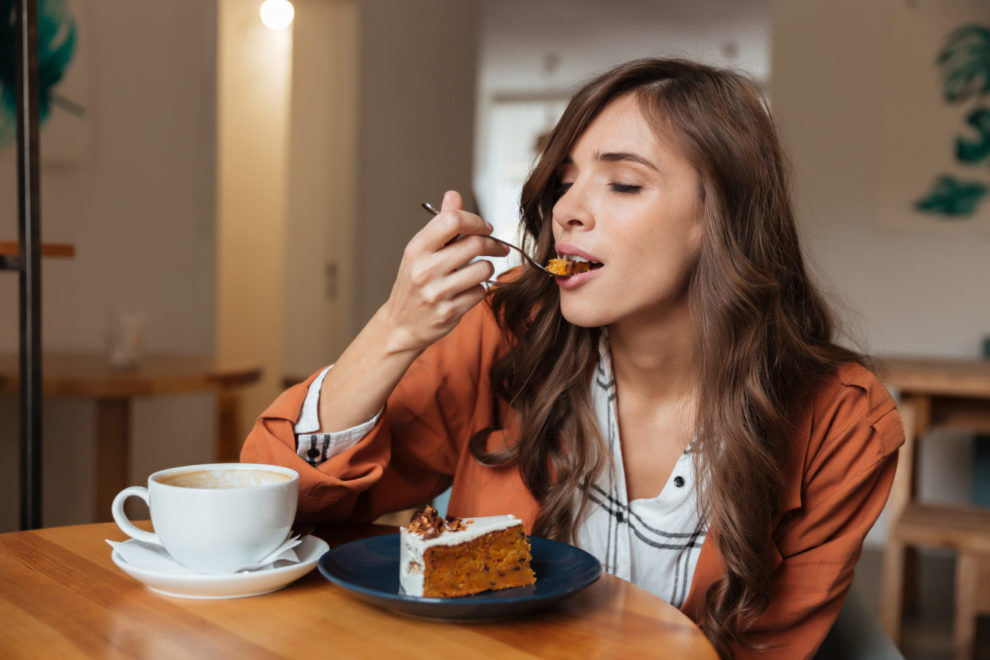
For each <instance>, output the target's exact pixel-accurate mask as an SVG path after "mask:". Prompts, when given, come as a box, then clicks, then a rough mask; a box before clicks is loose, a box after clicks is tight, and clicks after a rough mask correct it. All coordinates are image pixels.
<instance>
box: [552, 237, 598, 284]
mask: <svg viewBox="0 0 990 660" xmlns="http://www.w3.org/2000/svg"><path fill="white" fill-rule="evenodd" d="M554 249H555V250H556V252H557V254H559V255H560V256H562V257H582V258H584V259H587V260H588V261H594V262H596V263H599V264H602V265H601V266H599V267H598V268H595V269H593V270H589V271H585V272H583V273H578V274H576V275H568V276H567V277H555V278H553V279H554V282H556V283H557V286H558V287H560V288H561V289H562V290H564V291H569V290H571V289H576V288H577V287H579V286H581V285H582V284H584V283H585V282H587V281H589V280H591V279H593V278H595V277H597V275H598V273H600V272H601V271H603V270H605V264H604V263H603V262H602V261H601V259H599V258H598V257H596V256H595V255H593V254H592V253H590V252H588V251H586V250H582V249H581V248H579V247H578V246H576V245H571V244H570V243H557V244H556V245H555V246H554Z"/></svg>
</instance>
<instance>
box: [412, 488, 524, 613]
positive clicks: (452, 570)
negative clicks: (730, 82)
mask: <svg viewBox="0 0 990 660" xmlns="http://www.w3.org/2000/svg"><path fill="white" fill-rule="evenodd" d="M400 535H401V539H400V550H399V583H400V584H401V585H402V590H403V591H404V592H405V593H406V594H407V595H410V596H427V597H435V598H436V597H439V598H450V597H454V596H468V595H470V594H476V593H479V592H482V591H488V590H490V589H508V588H510V587H522V586H526V585H529V584H533V583H534V582H536V575H535V574H534V573H533V569H532V568H530V561H531V559H532V557H531V555H530V548H529V539H528V538H527V537H526V531H525V530H524V529H523V526H522V522H521V521H520V520H519V519H518V518H516V517H515V516H513V515H504V516H486V517H479V518H463V519H460V518H448V519H446V520H445V519H444V518H441V517H440V515H439V514H438V513H437V510H436V509H434V508H433V507H432V506H427V507H426V508H425V509H424V510H423V511H420V512H418V513H416V514H415V515H414V516H413V518H412V520H411V521H410V522H409V524H408V525H404V526H402V527H401V528H400Z"/></svg>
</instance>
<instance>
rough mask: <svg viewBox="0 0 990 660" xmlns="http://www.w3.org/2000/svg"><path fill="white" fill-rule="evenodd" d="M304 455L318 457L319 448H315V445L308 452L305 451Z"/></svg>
mask: <svg viewBox="0 0 990 660" xmlns="http://www.w3.org/2000/svg"><path fill="white" fill-rule="evenodd" d="M306 455H307V456H309V457H310V458H319V457H320V450H319V449H317V448H316V447H313V448H312V449H310V450H309V451H308V452H306Z"/></svg>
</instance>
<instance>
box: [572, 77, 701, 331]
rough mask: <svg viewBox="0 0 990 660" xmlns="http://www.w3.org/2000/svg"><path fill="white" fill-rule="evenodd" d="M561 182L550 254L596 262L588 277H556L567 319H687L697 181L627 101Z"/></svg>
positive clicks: (599, 126) (589, 322)
mask: <svg viewBox="0 0 990 660" xmlns="http://www.w3.org/2000/svg"><path fill="white" fill-rule="evenodd" d="M559 175H560V181H561V183H562V193H563V194H562V195H561V197H560V198H559V199H558V200H557V203H556V204H555V205H554V207H553V235H554V241H555V243H556V251H557V254H558V255H561V256H578V257H583V258H585V259H588V260H590V261H592V262H594V266H593V270H591V271H589V272H586V273H581V274H578V275H572V276H571V277H566V278H562V277H558V278H557V280H556V281H557V284H558V287H559V289H560V307H561V312H562V313H563V315H564V318H566V319H567V320H568V321H569V322H570V323H573V324H575V325H578V326H583V327H598V326H605V325H611V324H615V323H621V322H623V321H627V320H628V321H637V322H645V323H656V322H662V321H663V320H664V319H665V318H667V317H669V316H670V315H672V314H686V313H687V284H688V274H689V272H690V270H691V268H692V267H693V266H694V264H695V262H696V260H697V257H698V253H699V251H700V249H701V240H702V234H703V229H702V220H701V213H702V205H701V201H700V198H699V178H698V173H697V172H696V170H695V169H694V167H693V166H691V165H690V164H689V163H688V162H687V160H686V159H685V158H684V156H682V155H681V154H680V153H679V152H678V151H677V150H676V149H674V147H673V146H672V144H670V143H668V142H666V141H664V142H662V141H660V140H659V139H657V137H656V135H655V134H654V131H653V129H652V128H651V126H650V124H649V123H648V121H647V119H646V118H645V117H644V116H643V114H642V112H641V111H640V109H639V105H638V103H637V101H636V99H635V97H634V96H633V95H632V94H626V95H624V96H621V97H619V98H617V99H615V100H614V101H612V102H611V103H610V104H609V105H607V106H606V107H605V109H604V110H603V111H602V112H601V114H599V115H598V117H597V118H595V120H594V121H593V122H592V123H591V125H589V126H588V128H587V130H585V132H584V133H583V134H582V135H581V136H580V137H579V138H578V140H577V142H576V143H575V144H574V147H573V149H572V150H571V153H570V156H569V157H568V158H567V160H566V161H565V162H564V163H563V164H562V165H561V166H560V169H559ZM599 264H600V266H599Z"/></svg>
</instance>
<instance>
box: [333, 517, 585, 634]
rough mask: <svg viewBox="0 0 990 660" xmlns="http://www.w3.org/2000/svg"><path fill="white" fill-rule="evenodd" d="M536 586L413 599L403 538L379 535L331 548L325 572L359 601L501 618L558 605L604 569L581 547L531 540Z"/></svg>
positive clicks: (424, 612) (450, 615)
mask: <svg viewBox="0 0 990 660" xmlns="http://www.w3.org/2000/svg"><path fill="white" fill-rule="evenodd" d="M529 541H530V546H531V547H532V553H533V561H532V564H531V566H532V567H533V572H535V573H536V584H531V585H529V586H528V587H515V588H513V589H502V590H499V591H486V592H484V593H480V594H475V595H473V596H462V597H460V598H424V597H421V596H407V595H405V594H404V593H401V592H400V590H399V535H398V534H389V535H387V536H373V537H371V538H367V539H361V540H360V541H354V542H352V543H348V544H346V545H342V546H340V547H338V548H334V549H333V550H330V551H329V552H327V553H326V554H324V555H323V556H322V557H321V558H320V562H319V567H320V573H323V576H324V577H326V578H327V579H328V580H330V581H331V582H333V583H334V584H337V585H339V586H341V587H343V588H344V589H347V590H348V591H350V592H351V593H352V594H354V595H355V596H357V597H358V598H360V599H362V600H365V601H368V602H369V603H373V604H374V605H378V606H380V607H384V608H386V609H390V610H394V611H396V612H401V613H402V614H408V615H411V616H419V617H426V618H430V619H457V620H470V619H499V618H505V617H510V616H519V615H521V614H525V613H527V612H532V611H533V610H536V609H539V608H543V607H547V606H548V605H552V604H553V603H556V602H558V601H560V600H562V599H563V598H566V597H567V596H570V595H571V594H574V593H576V592H578V591H580V590H581V589H584V588H585V587H587V586H588V585H589V584H591V583H592V582H594V581H595V580H597V579H598V578H599V577H600V576H601V574H602V566H601V564H600V563H599V562H598V560H597V559H595V558H594V557H593V556H592V555H590V554H588V553H587V552H585V551H584V550H581V549H580V548H575V547H574V546H571V545H567V544H566V543H558V542H557V541H550V540H548V539H543V538H539V537H535V536H531V537H530V539H529Z"/></svg>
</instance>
